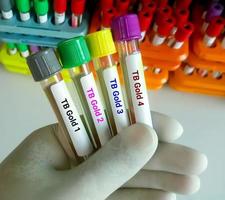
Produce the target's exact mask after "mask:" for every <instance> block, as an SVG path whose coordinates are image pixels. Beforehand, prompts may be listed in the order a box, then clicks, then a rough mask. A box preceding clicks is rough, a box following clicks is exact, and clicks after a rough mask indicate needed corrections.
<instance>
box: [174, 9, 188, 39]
mask: <svg viewBox="0 0 225 200" xmlns="http://www.w3.org/2000/svg"><path fill="white" fill-rule="evenodd" d="M189 14H190V12H189V10H188V9H187V8H181V7H180V8H177V9H176V10H175V18H176V20H177V21H176V26H174V28H173V29H172V32H171V34H172V35H174V34H175V33H176V31H177V28H178V27H180V26H183V25H184V24H185V23H186V22H187V21H188V18H189Z"/></svg>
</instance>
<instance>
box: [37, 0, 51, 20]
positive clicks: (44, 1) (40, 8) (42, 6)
mask: <svg viewBox="0 0 225 200" xmlns="http://www.w3.org/2000/svg"><path fill="white" fill-rule="evenodd" d="M34 9H35V12H36V14H37V15H39V16H42V15H46V14H47V13H48V9H49V5H48V0H34Z"/></svg>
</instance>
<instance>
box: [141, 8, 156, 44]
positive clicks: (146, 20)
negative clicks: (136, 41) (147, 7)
mask: <svg viewBox="0 0 225 200" xmlns="http://www.w3.org/2000/svg"><path fill="white" fill-rule="evenodd" d="M138 19H139V22H140V27H141V39H140V41H142V40H143V39H144V38H145V35H146V32H147V31H148V29H149V27H150V26H151V23H152V19H153V14H152V13H151V12H148V11H139V12H138Z"/></svg>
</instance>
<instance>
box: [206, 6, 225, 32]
mask: <svg viewBox="0 0 225 200" xmlns="http://www.w3.org/2000/svg"><path fill="white" fill-rule="evenodd" d="M223 9H224V6H223V5H222V4H220V3H212V4H211V5H210V7H209V9H208V10H207V13H206V15H205V21H204V22H203V24H202V32H203V33H204V32H205V31H206V29H207V27H208V25H209V23H210V21H211V20H212V19H213V18H214V17H218V16H220V15H221V14H222V12H223Z"/></svg>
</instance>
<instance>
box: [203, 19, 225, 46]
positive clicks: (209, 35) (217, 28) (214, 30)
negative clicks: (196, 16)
mask: <svg viewBox="0 0 225 200" xmlns="http://www.w3.org/2000/svg"><path fill="white" fill-rule="evenodd" d="M223 28H224V19H223V18H222V17H214V18H213V19H212V20H211V22H210V24H209V26H208V27H207V29H206V32H205V34H204V37H203V43H204V44H205V45H206V46H207V47H211V46H212V45H213V44H214V43H215V41H216V38H217V37H218V36H219V35H220V34H221V32H222V30H223Z"/></svg>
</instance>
